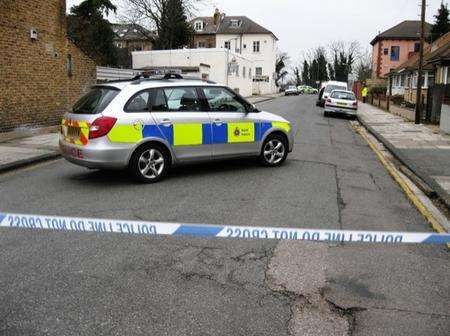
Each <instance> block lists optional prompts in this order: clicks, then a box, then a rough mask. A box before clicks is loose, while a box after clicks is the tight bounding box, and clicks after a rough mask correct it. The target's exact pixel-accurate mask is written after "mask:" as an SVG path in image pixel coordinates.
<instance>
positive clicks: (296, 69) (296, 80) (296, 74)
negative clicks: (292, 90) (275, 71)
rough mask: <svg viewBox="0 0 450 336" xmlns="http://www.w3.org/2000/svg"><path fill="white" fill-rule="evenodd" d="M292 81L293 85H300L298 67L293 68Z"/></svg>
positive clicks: (300, 79) (300, 78)
mask: <svg viewBox="0 0 450 336" xmlns="http://www.w3.org/2000/svg"><path fill="white" fill-rule="evenodd" d="M294 80H295V85H297V86H299V85H300V84H302V77H301V76H300V69H299V68H298V67H294Z"/></svg>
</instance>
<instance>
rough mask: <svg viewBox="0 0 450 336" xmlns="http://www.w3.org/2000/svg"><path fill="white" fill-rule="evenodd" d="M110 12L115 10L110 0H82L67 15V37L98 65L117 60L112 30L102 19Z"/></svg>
mask: <svg viewBox="0 0 450 336" xmlns="http://www.w3.org/2000/svg"><path fill="white" fill-rule="evenodd" d="M110 12H116V6H114V5H113V3H112V2H111V1H110V0H84V1H83V2H81V3H80V4H79V5H77V6H73V7H72V8H71V9H70V15H69V16H68V17H67V34H68V36H69V38H70V39H71V40H72V41H73V42H74V43H75V44H76V45H77V46H79V47H80V48H81V50H83V51H84V52H85V53H86V54H88V55H89V56H90V57H91V58H92V59H94V61H95V62H96V63H97V64H98V65H115V64H116V61H117V53H116V48H115V46H114V44H113V40H114V32H113V30H112V28H111V25H110V23H109V22H108V21H107V20H106V19H104V15H106V16H108V15H109V13H110Z"/></svg>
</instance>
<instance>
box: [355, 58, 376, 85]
mask: <svg viewBox="0 0 450 336" xmlns="http://www.w3.org/2000/svg"><path fill="white" fill-rule="evenodd" d="M355 70H356V71H355V72H356V78H357V79H358V81H360V82H365V81H366V80H367V79H369V78H370V77H371V76H372V54H371V52H370V51H369V50H366V51H364V52H362V53H361V56H360V57H359V59H358V62H357V63H356V69H355Z"/></svg>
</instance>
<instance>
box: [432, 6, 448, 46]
mask: <svg viewBox="0 0 450 336" xmlns="http://www.w3.org/2000/svg"><path fill="white" fill-rule="evenodd" d="M434 17H435V19H436V21H435V22H434V24H433V26H432V27H431V40H432V41H433V42H434V41H436V40H437V39H438V38H439V37H441V36H443V35H445V34H447V33H448V32H449V31H450V20H449V10H448V6H447V4H445V5H444V2H441V6H440V7H439V9H438V12H437V14H436V15H435V16H434Z"/></svg>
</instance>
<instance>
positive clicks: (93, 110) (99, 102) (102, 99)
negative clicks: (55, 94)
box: [72, 86, 120, 114]
mask: <svg viewBox="0 0 450 336" xmlns="http://www.w3.org/2000/svg"><path fill="white" fill-rule="evenodd" d="M119 92H120V90H119V89H117V88H114V87H107V86H96V87H94V88H92V89H91V90H90V91H89V92H88V93H87V94H85V95H84V96H83V97H81V98H80V99H79V100H78V101H77V102H76V103H75V105H74V106H73V109H72V112H73V113H75V114H98V113H101V112H103V110H104V109H105V108H106V107H107V106H108V105H109V103H110V102H111V101H112V100H113V99H114V98H115V97H116V96H117V95H118V93H119Z"/></svg>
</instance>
